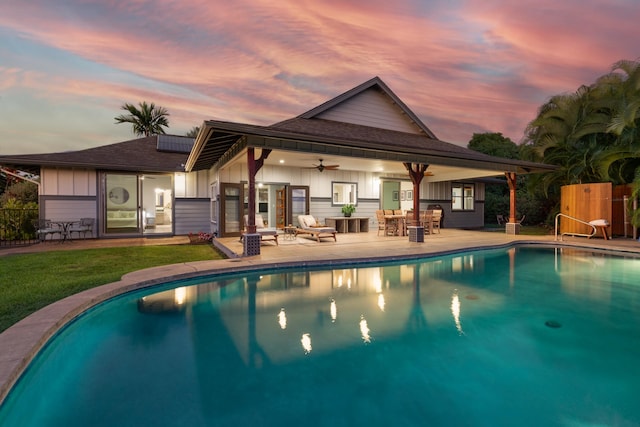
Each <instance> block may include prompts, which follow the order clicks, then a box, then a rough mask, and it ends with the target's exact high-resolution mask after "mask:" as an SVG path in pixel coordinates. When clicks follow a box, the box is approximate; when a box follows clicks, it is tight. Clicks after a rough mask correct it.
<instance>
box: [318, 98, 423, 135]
mask: <svg viewBox="0 0 640 427" xmlns="http://www.w3.org/2000/svg"><path fill="white" fill-rule="evenodd" d="M316 117H317V118H319V119H326V120H334V121H337V122H343V123H353V124H356V125H363V126H372V127H378V128H382V129H389V130H395V131H400V132H408V133H421V130H420V128H419V127H418V126H416V125H415V124H414V123H413V122H412V121H411V120H410V119H409V118H408V117H407V116H406V114H404V113H403V112H402V110H401V109H400V107H399V106H397V105H395V104H394V103H393V102H392V100H391V99H390V98H389V97H388V96H386V95H384V94H383V93H382V92H380V91H378V90H375V89H373V88H372V89H369V90H366V91H364V92H362V93H359V94H358V95H356V96H354V97H352V98H349V99H347V100H346V101H344V102H342V103H340V104H338V105H336V106H335V107H333V108H331V109H330V110H328V111H325V112H323V113H321V114H319V115H317V116H316Z"/></svg>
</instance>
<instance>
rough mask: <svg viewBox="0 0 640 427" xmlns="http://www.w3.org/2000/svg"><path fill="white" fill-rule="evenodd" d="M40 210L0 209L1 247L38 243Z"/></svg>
mask: <svg viewBox="0 0 640 427" xmlns="http://www.w3.org/2000/svg"><path fill="white" fill-rule="evenodd" d="M37 219H38V209H0V247H9V246H23V245H30V244H33V243H36V242H37V241H38V240H37V238H36V229H35V226H34V224H33V223H34V221H36V220H37Z"/></svg>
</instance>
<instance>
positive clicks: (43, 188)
mask: <svg viewBox="0 0 640 427" xmlns="http://www.w3.org/2000/svg"><path fill="white" fill-rule="evenodd" d="M96 176H97V175H96V171H95V170H91V169H60V168H42V170H41V172H40V180H41V183H40V195H41V196H95V195H96V194H97V178H96Z"/></svg>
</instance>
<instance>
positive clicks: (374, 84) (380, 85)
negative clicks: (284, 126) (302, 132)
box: [275, 76, 437, 139]
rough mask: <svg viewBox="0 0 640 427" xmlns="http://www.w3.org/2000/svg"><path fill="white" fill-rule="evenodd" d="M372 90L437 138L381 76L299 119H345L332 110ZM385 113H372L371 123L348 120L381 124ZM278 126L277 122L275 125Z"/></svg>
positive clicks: (363, 123)
mask: <svg viewBox="0 0 640 427" xmlns="http://www.w3.org/2000/svg"><path fill="white" fill-rule="evenodd" d="M372 91H377V92H379V93H381V94H382V96H383V97H386V98H387V99H388V100H389V101H390V102H391V104H392V105H394V106H395V107H396V108H397V110H398V111H397V113H401V114H403V115H404V116H405V120H408V121H409V122H410V123H411V124H413V125H414V126H415V127H416V128H417V129H418V130H419V132H420V133H424V134H425V135H426V136H428V137H429V138H432V139H437V137H436V136H435V134H434V133H433V132H431V130H430V129H429V128H428V127H427V126H426V125H425V124H424V123H423V122H422V120H420V118H419V117H418V116H417V115H416V114H414V112H413V111H411V109H410V108H409V107H407V105H406V104H405V103H404V102H402V100H401V99H400V98H399V97H398V96H397V95H396V94H395V93H394V92H393V91H392V90H391V89H390V88H389V86H387V85H386V84H385V83H384V82H383V81H382V80H381V79H380V77H377V76H376V77H374V78H372V79H371V80H368V81H366V82H364V83H362V84H360V85H358V86H356V87H354V88H353V89H351V90H348V91H346V92H345V93H343V94H342V95H338V96H336V97H335V98H333V99H330V100H329V101H327V102H325V103H323V104H320V105H319V106H317V107H315V108H313V109H311V110H309V111H307V112H306V113H302V114H301V115H299V116H298V118H299V119H323V118H325V119H330V120H333V121H343V120H340V119H338V118H337V117H336V115H333V114H332V115H330V116H329V114H330V113H331V110H337V109H339V108H340V107H341V106H342V105H344V104H347V103H354V102H357V100H358V98H362V97H363V96H364V95H365V94H366V93H368V92H372ZM367 107H370V106H365V107H363V109H364V108H367ZM384 114H389V112H388V111H381V112H379V113H378V114H376V112H374V113H373V115H371V116H370V117H369V123H367V122H363V121H358V122H354V121H348V120H347V121H346V122H347V123H349V122H350V123H353V124H362V125H367V124H375V125H376V126H380V124H381V123H384V121H385V120H384V119H385V117H384V116H383V115H384ZM275 126H277V124H276V125H275ZM390 130H400V129H394V128H390Z"/></svg>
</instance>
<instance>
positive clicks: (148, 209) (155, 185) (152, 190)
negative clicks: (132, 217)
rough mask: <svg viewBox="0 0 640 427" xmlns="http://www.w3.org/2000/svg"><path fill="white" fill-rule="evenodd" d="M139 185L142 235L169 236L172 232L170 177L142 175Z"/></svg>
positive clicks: (171, 189)
mask: <svg viewBox="0 0 640 427" xmlns="http://www.w3.org/2000/svg"><path fill="white" fill-rule="evenodd" d="M140 183H141V188H142V191H141V200H142V227H143V230H144V234H145V235H146V234H171V233H172V232H173V183H172V179H171V175H142V176H141V178H140Z"/></svg>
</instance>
